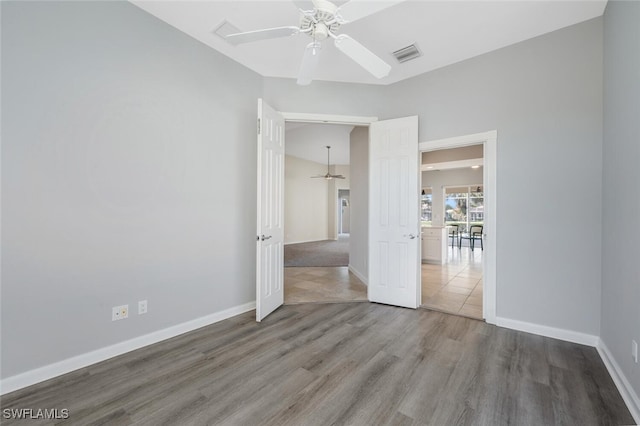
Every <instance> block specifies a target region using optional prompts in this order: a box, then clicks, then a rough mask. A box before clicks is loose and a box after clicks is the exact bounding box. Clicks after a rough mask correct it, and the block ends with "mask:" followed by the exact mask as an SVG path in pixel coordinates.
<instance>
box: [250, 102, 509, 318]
mask: <svg viewBox="0 0 640 426" xmlns="http://www.w3.org/2000/svg"><path fill="white" fill-rule="evenodd" d="M262 103H263V102H262V100H261V99H259V103H258V120H259V121H258V124H259V126H258V146H259V149H258V171H259V173H258V187H259V188H262V186H261V182H272V181H273V182H281V181H282V178H283V174H279V175H270V174H268V173H267V174H266V175H265V172H264V170H267V169H264V167H263V166H264V164H263V163H264V161H262V160H263V159H265V158H266V159H267V160H268V159H270V158H271V157H270V156H268V155H269V153H268V152H267V151H265V149H264V148H262V146H263V144H262V142H261V141H262V140H263V139H264V137H262V136H261V130H260V129H262V128H265V129H267V130H268V133H266V134H265V137H268V138H273V137H274V135H275V134H282V133H284V132H283V131H282V130H281V129H283V128H284V121H285V119H286V120H293V121H310V122H325V123H326V122H338V123H343V124H346V123H351V122H355V123H356V124H360V125H365V126H371V127H370V131H371V137H370V139H371V149H372V151H371V152H370V153H369V161H370V162H371V164H375V167H373V168H372V169H371V170H373V171H371V170H370V169H367V172H371V174H370V175H368V176H367V177H366V178H365V179H366V182H367V185H371V187H372V188H379V186H380V184H381V182H382V183H384V182H385V179H384V176H385V175H384V173H380V172H385V171H386V170H388V169H387V168H385V164H389V163H388V161H387V159H386V157H384V155H386V154H384V152H382V151H380V149H383V150H386V151H385V152H391V153H396V152H397V153H398V155H399V157H397V158H396V159H394V160H391V161H393V162H397V161H398V160H399V161H400V162H401V163H402V165H404V166H407V165H411V164H415V165H416V169H415V171H413V170H411V173H409V174H407V173H404V174H403V175H400V176H395V175H394V176H395V177H394V179H395V178H402V176H404V179H405V180H406V181H407V182H411V181H412V179H413V178H412V177H411V176H416V175H417V174H418V173H417V165H418V164H419V161H418V152H420V151H430V150H436V149H441V148H446V147H452V146H465V145H472V144H477V143H483V144H484V146H485V154H486V155H485V161H486V166H485V168H484V176H485V179H484V182H485V183H486V187H487V190H486V191H487V192H486V194H485V196H486V198H485V208H486V212H487V220H486V222H485V225H486V227H485V233H484V244H485V247H484V261H483V263H484V283H485V288H484V293H483V315H484V317H485V320H486V321H487V322H488V323H492V324H495V322H496V303H495V299H496V297H495V276H496V268H495V266H496V259H495V244H494V241H495V233H496V232H495V206H496V196H495V195H496V191H495V188H496V186H495V183H496V169H495V164H496V142H497V132H496V131H490V132H485V133H478V134H473V135H467V136H461V137H456V138H448V139H441V140H432V141H427V142H420V143H418V141H417V120H418V117H417V116H413V117H405V118H401V119H392V120H385V121H380V122H378V121H377V118H375V117H369V118H368V117H348V116H333V115H321V114H304V113H278V116H279V117H280V118H279V120H281V121H280V123H281V124H279V125H278V126H276V127H272V126H269V127H263V126H261V125H260V123H266V119H265V116H264V114H263V113H262V108H261V105H262ZM267 119H269V120H270V118H269V117H267ZM334 119H336V120H335V121H334ZM272 130H273V131H272ZM276 130H277V132H276ZM274 132H275V133H274ZM278 132H280V133H278ZM387 136H391V138H393V139H395V140H393V141H392V143H388V142H390V140H389V139H388V138H387ZM412 140H413V141H415V142H412ZM414 143H415V144H416V145H417V146H418V149H415V146H416V145H414V148H412V149H409V150H407V149H406V148H409V147H410V146H411V145H413V144H414ZM373 147H375V148H373ZM282 148H283V150H284V143H282ZM374 153H375V154H374ZM381 153H382V155H383V157H379V156H380V154H381ZM392 155H395V154H392ZM261 161H262V162H261ZM267 165H268V164H267ZM261 169H262V170H263V171H262V172H261ZM268 170H276V169H273V168H271V169H268ZM281 170H282V169H281ZM403 170H405V171H408V170H410V169H409V168H404V169H403ZM394 173H395V171H394ZM273 179H276V180H275V181H274V180H273ZM380 179H382V181H381V180H380ZM396 180H397V179H396ZM417 180H419V179H416V181H417ZM399 188H400V189H401V190H402V188H405V189H406V190H405V191H402V194H404V195H402V194H400V195H402V196H401V197H400V198H399V200H397V201H399V203H398V202H395V203H394V204H393V205H396V206H401V207H402V206H404V207H405V208H404V210H406V212H407V213H406V215H405V216H400V217H399V218H403V217H406V218H411V217H413V214H412V213H410V212H411V211H414V212H415V220H414V219H411V221H410V223H409V222H407V221H404V222H402V223H401V225H403V224H404V225H403V226H405V227H406V225H409V226H410V227H413V226H415V227H416V228H418V229H417V230H416V231H414V230H413V229H408V228H407V230H406V231H404V233H403V232H400V234H399V235H400V236H399V237H398V238H401V239H402V241H401V242H400V241H399V242H398V243H399V247H400V246H402V245H404V244H406V242H407V241H410V240H415V238H416V236H419V221H418V218H419V208H418V199H417V197H415V198H413V200H412V197H411V193H415V194H418V190H419V186H418V185H417V182H416V186H415V188H410V186H406V185H400V186H399ZM414 191H415V192H414ZM386 193H388V191H387V192H385V193H383V194H382V195H384V194H386ZM372 194H373V195H380V192H379V191H378V192H375V191H374V192H372ZM396 195H397V194H396ZM265 196H266V200H267V203H268V205H272V206H274V207H277V206H278V205H281V204H279V203H273V202H269V201H268V200H269V199H270V197H269V192H260V191H259V193H258V207H260V206H261V199H264V198H265ZM351 197H352V200H353V197H354V194H353V193H352V194H351ZM378 198H379V197H378ZM384 200H385V199H384V198H383V199H375V197H372V199H371V200H370V201H369V204H366V205H367V206H377V207H380V208H375V207H371V208H370V210H369V214H370V215H372V216H370V217H369V218H368V219H369V226H370V227H372V226H374V224H375V226H378V223H377V222H378V221H376V220H374V219H377V218H376V217H375V215H374V214H373V212H379V213H384V212H385V211H387V210H386V208H384V206H389V207H390V206H391V205H392V204H389V203H385V202H382V203H378V201H384ZM403 200H404V201H403ZM414 201H415V206H414ZM376 203H377V204H376ZM378 204H380V205H379V206H378ZM407 209H408V210H407ZM489 212H491V213H492V214H489ZM351 214H352V216H353V214H354V210H352V213H351ZM281 217H282V216H278V215H276V216H268V217H267V218H275V219H278V218H281ZM263 218H264V214H263V213H262V210H261V209H260V208H259V209H258V244H257V250H258V264H257V274H256V276H257V281H256V289H257V291H256V293H257V297H258V296H259V300H257V301H256V305H257V309H256V312H257V315H256V316H257V320H258V321H260V318H261V317H263V316H262V315H259V312H260V308H259V307H260V305H261V304H262V303H263V299H264V297H265V296H264V295H263V289H264V290H265V291H271V290H273V289H275V290H278V291H279V292H280V293H279V294H280V295H282V294H283V290H282V286H281V283H282V280H278V279H275V280H274V279H271V278H272V277H271V275H269V276H267V275H265V274H268V273H269V271H274V273H280V274H281V273H282V269H281V268H282V266H281V265H282V263H281V262H282V260H281V259H282V257H281V255H280V256H275V257H274V256H271V257H270V258H269V257H268V255H269V253H270V252H268V251H267V250H266V249H268V248H270V246H267V245H265V244H263V243H264V242H265V241H267V240H269V242H270V243H271V240H270V239H271V238H272V235H271V230H270V229H269V228H265V227H264V226H263V225H262V219H263ZM384 218H386V216H383V217H382V219H384ZM394 220H395V218H394ZM405 222H406V223H405ZM352 223H353V221H352ZM381 223H382V222H381ZM352 230H353V226H352ZM265 231H266V232H269V235H266V234H265ZM352 232H353V231H352ZM415 232H418V235H416V234H415ZM261 235H262V238H261ZM278 238H279V237H278ZM365 238H367V239H377V238H378V235H377V234H376V232H374V231H372V230H371V228H370V229H369V232H368V233H367V234H366V235H365ZM393 238H396V237H395V234H394V237H393ZM405 240H406V241H405ZM278 241H281V240H278V239H275V240H274V242H278ZM415 241H416V242H419V241H420V240H419V238H418V239H417V240H415ZM376 244H378V245H379V246H380V247H378V248H380V249H384V247H385V244H387V243H385V240H384V238H383V239H382V240H380V241H377V240H376V241H368V243H367V245H366V250H365V251H368V253H369V254H368V259H369V260H370V262H369V263H370V265H369V267H368V269H369V271H368V272H369V276H368V277H366V279H367V281H368V296H369V300H371V301H377V300H376V298H375V297H374V296H375V295H374V294H373V290H372V289H373V288H376V290H377V287H380V286H382V287H380V288H381V289H382V288H383V287H384V288H386V287H385V286H384V282H379V278H380V276H378V275H376V274H375V273H377V272H388V271H387V269H385V268H386V267H388V266H393V267H394V268H396V266H397V265H395V264H394V265H391V264H389V263H388V262H387V260H392V259H390V258H389V259H387V258H384V256H383V258H380V256H377V255H379V254H380V253H377V252H375V251H372V250H369V248H368V247H369V246H370V245H373V246H374V247H375V246H376ZM418 246H419V244H418ZM280 253H282V252H281V251H280ZM382 254H384V253H382ZM394 256H395V255H394ZM396 257H397V256H396ZM414 257H415V260H416V261H419V250H417V251H416V256H408V257H406V256H405V257H402V256H401V257H398V258H397V259H400V260H408V259H413V258H414ZM263 258H264V259H266V260H269V259H271V261H270V263H269V264H268V265H267V264H265V266H264V267H263V266H262V262H261V261H260V260H262V259H263ZM378 258H380V260H382V261H384V262H382V263H379V262H378ZM279 259H280V260H279ZM366 260H367V258H365V268H364V269H363V270H365V271H366V270H367V265H366ZM278 262H280V266H278ZM411 262H413V261H411ZM374 263H375V264H376V265H377V269H376V268H374V269H373V270H372V269H371V268H372V266H373V264H374ZM396 263H397V262H396ZM408 266H411V265H408ZM415 266H416V268H415V269H414V268H413V267H404V268H400V269H398V268H396V269H397V271H396V272H400V273H401V274H402V277H401V278H402V280H401V281H402V283H404V284H407V285H410V286H411V290H412V292H413V296H412V297H411V300H410V301H409V299H407V306H409V307H412V308H416V307H417V306H419V304H420V296H421V292H420V286H419V285H418V286H416V280H414V279H413V278H412V277H411V274H412V273H413V272H412V271H414V270H415V272H416V273H417V274H418V275H419V274H420V269H419V267H418V266H419V264H416V265H415ZM383 276H386V275H383ZM391 276H393V277H395V276H396V275H395V274H391V275H390V277H391ZM276 278H277V277H276ZM416 278H418V279H419V277H416ZM391 283H392V284H393V285H398V284H400V286H399V287H397V288H398V291H397V292H396V293H397V294H396V293H393V294H392V295H391V294H390V297H389V298H383V299H384V300H380V302H381V303H387V304H392V305H398V306H404V304H402V303H399V302H398V301H396V300H395V299H393V297H391V296H398V297H400V294H401V293H402V297H405V296H410V295H409V294H404V293H407V292H406V290H407V289H408V287H406V286H403V285H402V283H399V282H396V281H395V280H394V281H393V282H391ZM278 286H280V289H278V288H277V287H278ZM403 290H405V291H404V293H403ZM280 297H282V296H280ZM392 299H393V300H392ZM280 300H282V298H281V299H280ZM403 300H404V299H403ZM280 304H282V301H281V302H280Z"/></svg>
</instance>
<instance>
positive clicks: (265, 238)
mask: <svg viewBox="0 0 640 426" xmlns="http://www.w3.org/2000/svg"><path fill="white" fill-rule="evenodd" d="M270 238H271V235H269V236H268V237H265V236H264V234H262V237H261V238H260V239H261V240H262V241H264V240H268V239H270Z"/></svg>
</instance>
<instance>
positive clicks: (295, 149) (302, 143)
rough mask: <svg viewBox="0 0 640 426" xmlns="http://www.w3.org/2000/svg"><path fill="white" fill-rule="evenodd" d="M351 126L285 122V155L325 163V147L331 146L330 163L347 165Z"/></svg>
mask: <svg viewBox="0 0 640 426" xmlns="http://www.w3.org/2000/svg"><path fill="white" fill-rule="evenodd" d="M351 130H353V126H347V125H344V124H308V123H286V135H285V140H286V144H285V152H286V154H287V155H292V156H294V157H298V158H302V159H304V160H309V161H315V162H316V163H320V164H327V148H326V146H327V145H328V146H330V147H331V165H332V166H333V165H335V164H339V165H348V164H349V150H350V139H349V137H350V133H351Z"/></svg>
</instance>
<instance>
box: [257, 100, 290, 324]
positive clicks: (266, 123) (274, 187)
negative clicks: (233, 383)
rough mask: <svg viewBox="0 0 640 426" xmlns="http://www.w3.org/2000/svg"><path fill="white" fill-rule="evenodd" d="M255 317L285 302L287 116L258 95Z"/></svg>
mask: <svg viewBox="0 0 640 426" xmlns="http://www.w3.org/2000/svg"><path fill="white" fill-rule="evenodd" d="M257 198H258V199H257V207H258V208H257V241H256V321H258V322H260V321H262V319H264V318H265V317H266V316H267V315H269V314H270V313H271V312H273V311H274V310H276V309H277V308H278V307H279V306H280V305H282V304H283V303H284V212H283V209H284V118H283V117H282V115H281V114H279V113H278V112H277V111H275V110H274V109H273V108H271V107H270V106H269V105H268V104H267V103H265V102H263V100H262V99H258V197H257Z"/></svg>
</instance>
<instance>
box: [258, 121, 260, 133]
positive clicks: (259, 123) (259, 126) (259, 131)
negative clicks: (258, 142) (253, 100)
mask: <svg viewBox="0 0 640 426" xmlns="http://www.w3.org/2000/svg"><path fill="white" fill-rule="evenodd" d="M258 134H260V119H259V118H258Z"/></svg>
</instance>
